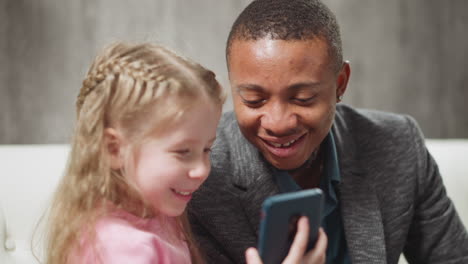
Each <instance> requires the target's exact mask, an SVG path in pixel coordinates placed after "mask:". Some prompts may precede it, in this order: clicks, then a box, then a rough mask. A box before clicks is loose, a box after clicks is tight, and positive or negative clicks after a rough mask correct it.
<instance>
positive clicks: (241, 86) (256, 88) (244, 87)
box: [236, 84, 264, 92]
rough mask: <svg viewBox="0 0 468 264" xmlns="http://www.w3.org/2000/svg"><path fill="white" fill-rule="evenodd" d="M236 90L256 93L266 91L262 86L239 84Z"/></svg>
mask: <svg viewBox="0 0 468 264" xmlns="http://www.w3.org/2000/svg"><path fill="white" fill-rule="evenodd" d="M236 89H237V91H244V90H248V91H256V92H262V91H264V89H263V87H261V86H260V85H256V84H239V85H237V86H236Z"/></svg>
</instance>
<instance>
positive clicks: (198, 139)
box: [127, 100, 221, 216]
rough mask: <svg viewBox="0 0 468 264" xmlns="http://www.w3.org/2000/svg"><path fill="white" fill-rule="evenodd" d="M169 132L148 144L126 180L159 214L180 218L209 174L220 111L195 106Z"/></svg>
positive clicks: (209, 105)
mask: <svg viewBox="0 0 468 264" xmlns="http://www.w3.org/2000/svg"><path fill="white" fill-rule="evenodd" d="M194 105H195V106H194V107H192V108H191V109H189V111H188V113H187V114H186V115H185V116H184V117H182V118H181V119H180V121H178V122H177V123H176V124H174V125H172V126H171V128H170V129H167V130H165V132H163V133H162V134H159V135H158V136H155V137H154V138H152V139H150V140H148V141H146V142H145V143H143V145H142V146H141V147H140V148H139V149H138V150H137V152H136V160H135V161H136V162H135V164H134V165H135V167H134V168H133V169H132V170H131V172H132V173H130V174H128V175H127V176H128V177H130V179H129V180H131V181H133V182H134V183H135V184H136V185H137V187H138V189H139V190H140V192H141V193H142V195H143V197H144V198H145V199H146V200H147V201H148V202H150V203H151V205H152V206H153V208H154V209H155V210H156V212H158V213H162V214H164V215H167V216H178V215H181V214H182V213H183V211H184V210H185V207H186V205H187V203H188V202H189V201H190V199H191V198H192V193H193V192H194V191H196V190H197V189H198V188H199V187H200V185H201V184H202V183H203V182H204V181H205V180H206V178H207V177H208V174H209V172H210V150H211V146H212V144H213V142H214V140H215V138H216V127H217V125H218V121H219V118H220V115H221V109H220V108H219V107H218V106H216V105H214V104H213V103H210V102H207V100H203V101H200V102H198V103H195V104H194Z"/></svg>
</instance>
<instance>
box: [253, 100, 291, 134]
mask: <svg viewBox="0 0 468 264" xmlns="http://www.w3.org/2000/svg"><path fill="white" fill-rule="evenodd" d="M297 121H298V120H297V115H296V114H295V113H294V112H293V111H291V109H290V107H289V106H288V105H287V104H280V103H275V104H272V105H271V106H270V107H268V108H266V109H265V112H264V113H263V115H262V117H261V126H262V128H263V129H265V130H266V132H267V133H268V134H269V135H271V136H276V137H281V136H288V135H291V134H294V133H295V132H296V129H297V125H298V124H297Z"/></svg>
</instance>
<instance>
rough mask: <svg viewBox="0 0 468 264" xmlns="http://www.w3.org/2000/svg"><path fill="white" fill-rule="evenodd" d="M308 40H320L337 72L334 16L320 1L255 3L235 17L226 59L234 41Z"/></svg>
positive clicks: (339, 61) (337, 41) (257, 0)
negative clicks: (326, 47) (325, 45)
mask: <svg viewBox="0 0 468 264" xmlns="http://www.w3.org/2000/svg"><path fill="white" fill-rule="evenodd" d="M267 37H268V38H271V39H278V40H310V39H314V38H323V39H325V40H326V41H327V42H328V46H329V49H328V53H329V55H330V58H332V60H333V61H334V63H333V65H332V66H333V68H334V69H336V70H339V69H341V66H342V64H343V54H342V48H341V37H340V29H339V26H338V23H337V21H336V17H335V15H334V14H333V13H332V12H331V11H330V9H328V7H327V6H325V5H324V4H323V3H322V2H321V1H320V0H255V1H253V2H252V3H250V4H249V5H248V6H247V7H246V8H245V9H244V11H242V13H241V14H240V15H239V17H237V19H236V21H235V22H234V24H233V25H232V27H231V32H230V33H229V37H228V40H227V45H226V59H227V60H228V61H229V55H230V49H231V45H232V43H233V41H234V40H258V39H262V38H267Z"/></svg>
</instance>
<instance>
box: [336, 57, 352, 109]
mask: <svg viewBox="0 0 468 264" xmlns="http://www.w3.org/2000/svg"><path fill="white" fill-rule="evenodd" d="M350 76H351V67H350V66H349V61H345V62H344V63H343V66H342V67H341V70H340V72H339V73H338V77H337V78H336V99H337V102H340V101H341V100H342V98H343V95H344V93H345V92H346V88H347V87H348V81H349V77H350Z"/></svg>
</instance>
